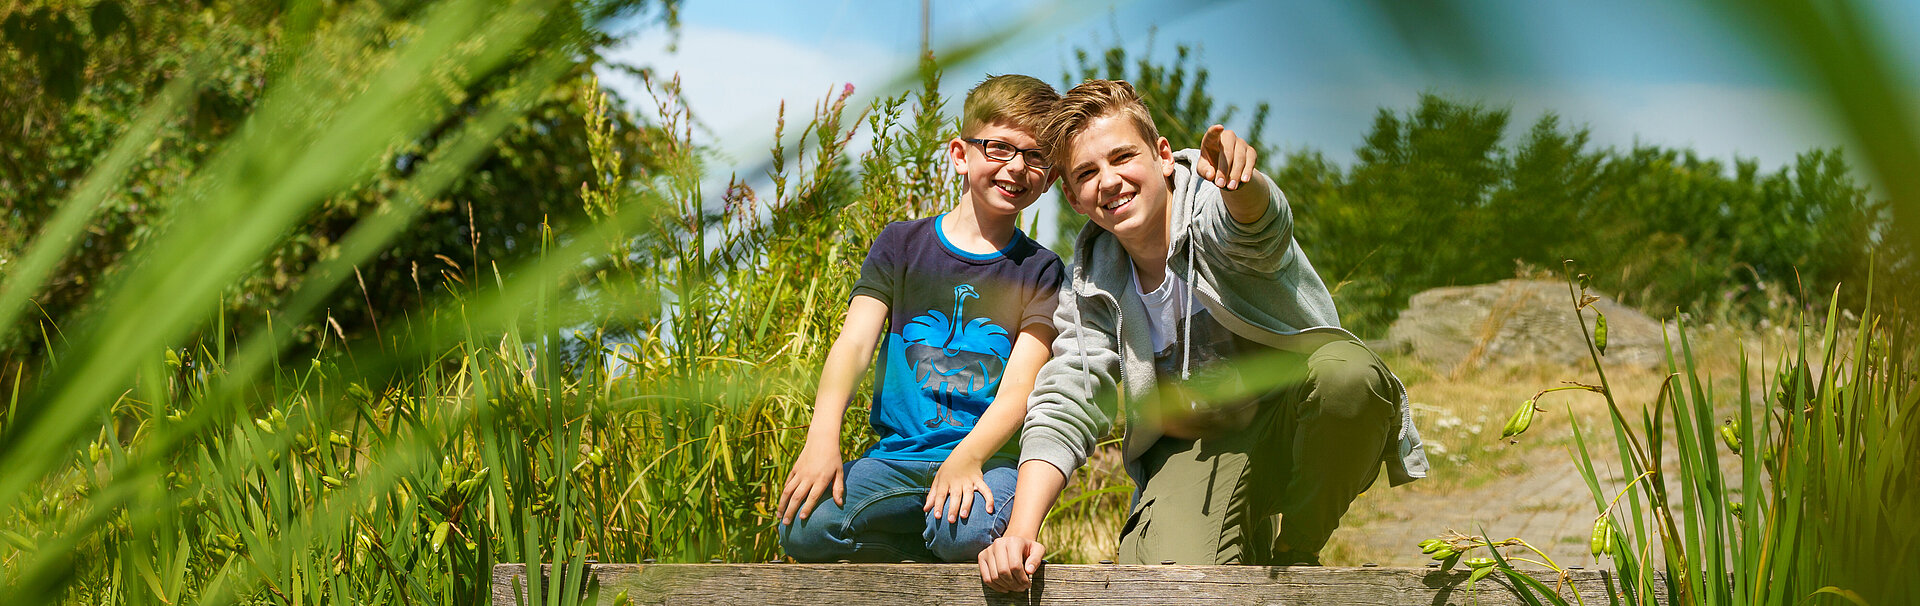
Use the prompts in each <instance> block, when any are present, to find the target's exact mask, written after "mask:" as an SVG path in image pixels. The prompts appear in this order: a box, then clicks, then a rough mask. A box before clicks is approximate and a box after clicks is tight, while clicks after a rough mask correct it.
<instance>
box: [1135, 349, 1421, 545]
mask: <svg viewBox="0 0 1920 606" xmlns="http://www.w3.org/2000/svg"><path fill="white" fill-rule="evenodd" d="M1291 355H1293V357H1294V360H1295V363H1296V364H1301V365H1304V367H1305V372H1304V373H1300V372H1298V371H1295V372H1294V373H1292V374H1294V375H1295V376H1296V377H1298V378H1295V379H1292V380H1285V381H1284V384H1282V385H1280V386H1277V387H1273V388H1272V389H1270V390H1268V391H1266V392H1264V394H1263V395H1262V396H1260V397H1259V398H1258V403H1257V406H1258V409H1257V412H1256V413H1255V416H1254V420H1253V422H1252V423H1251V424H1250V425H1249V426H1248V427H1247V428H1246V429H1244V430H1240V431H1234V432H1230V433H1227V434H1225V435H1220V436H1217V437H1211V438H1202V439H1197V440H1182V439H1175V438H1170V437H1167V438H1161V439H1160V440H1159V442H1157V443H1155V444H1154V445H1153V446H1152V447H1151V448H1150V449H1149V450H1148V451H1147V452H1146V453H1145V454H1143V455H1141V460H1140V464H1141V466H1142V471H1143V472H1144V473H1143V477H1144V478H1145V482H1144V486H1142V488H1141V491H1140V494H1139V500H1138V501H1136V502H1135V503H1134V506H1133V511H1132V513H1131V515H1129V516H1128V519H1127V524H1126V527H1125V528H1124V529H1123V530H1122V531H1121V537H1120V552H1119V554H1118V555H1119V558H1118V559H1119V561H1120V562H1121V563H1123V564H1159V563H1163V562H1167V561H1172V562H1174V563H1178V564H1258V565H1268V564H1275V565H1278V564H1297V563H1318V561H1317V559H1316V558H1317V554H1318V553H1319V551H1320V548H1321V547H1324V546H1325V545H1326V543H1327V538H1328V537H1330V536H1332V534H1333V530H1334V529H1335V528H1338V527H1339V526H1340V516H1341V515H1343V514H1345V513H1346V511H1347V507H1348V505H1350V504H1351V503H1352V502H1353V499H1354V497H1356V496H1359V494H1360V493H1361V492H1362V491H1365V490H1366V489H1367V487H1368V486H1370V485H1372V484H1373V481H1374V478H1375V477H1376V476H1378V475H1379V473H1380V465H1381V463H1382V461H1383V457H1384V453H1385V450H1386V445H1387V444H1388V442H1389V440H1391V439H1392V437H1393V434H1394V432H1395V431H1397V429H1398V422H1399V421H1398V419H1399V414H1398V404H1399V402H1398V401H1397V399H1389V398H1388V394H1391V393H1393V391H1392V389H1391V387H1390V385H1391V382H1390V379H1389V376H1390V375H1389V374H1388V372H1387V369H1386V365H1385V364H1383V363H1382V362H1381V361H1380V359H1379V358H1378V357H1377V356H1375V355H1374V354H1373V352H1371V351H1369V350H1368V349H1367V348H1366V347H1365V346H1364V345H1361V344H1359V343H1354V342H1350V341H1343V342H1338V343H1331V344H1328V345H1325V346H1322V347H1320V348H1319V349H1318V350H1316V351H1315V352H1314V353H1313V354H1312V355H1310V356H1304V357H1303V356H1299V355H1298V354H1291ZM1301 374H1304V376H1303V377H1302V376H1300V375H1301ZM1276 513H1277V514H1279V515H1278V516H1276V515H1275V514H1276ZM1276 517H1277V519H1276ZM1281 546H1284V548H1283V547H1281Z"/></svg>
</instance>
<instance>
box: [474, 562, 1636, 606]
mask: <svg viewBox="0 0 1920 606" xmlns="http://www.w3.org/2000/svg"><path fill="white" fill-rule="evenodd" d="M588 566H589V567H588V574H587V575H585V577H584V578H583V579H582V581H583V582H584V583H583V585H584V586H581V585H575V586H574V590H575V591H580V592H582V595H584V596H585V597H586V598H587V599H586V600H585V601H584V603H587V604H595V605H599V606H615V604H616V601H615V600H616V599H617V597H619V596H621V595H622V594H624V595H625V597H626V598H627V599H628V600H629V601H630V602H631V603H632V604H634V605H635V606H638V605H641V604H698V605H701V606H714V605H719V604H805V605H808V606H840V605H851V604H927V605H935V604H1288V605H1292V604H1394V605H1400V604H1418V605H1421V606H1440V605H1442V604H1452V605H1458V606H1467V605H1469V604H1474V605H1479V604H1484V605H1487V606H1502V605H1507V604H1526V603H1527V602H1526V601H1524V600H1523V599H1522V598H1521V596H1520V594H1519V593H1517V592H1516V591H1515V590H1514V589H1513V587H1512V586H1511V585H1510V584H1509V583H1510V581H1509V580H1508V579H1506V578H1504V577H1503V576H1502V575H1499V574H1494V575H1491V576H1488V577H1486V578H1484V579H1481V580H1480V581H1479V582H1478V583H1475V584H1474V587H1473V588H1472V590H1471V591H1469V590H1468V587H1467V575H1468V571H1467V569H1466V567H1464V566H1461V567H1457V568H1455V569H1453V570H1446V571H1443V570H1440V569H1438V568H1376V567H1361V568H1331V567H1327V568H1323V567H1317V566H1316V567H1268V566H1123V565H1112V564H1093V565H1084V564H1048V565H1046V566H1045V567H1043V568H1042V569H1041V570H1040V573H1039V574H1038V575H1037V576H1036V577H1035V579H1034V583H1033V588H1032V589H1030V590H1028V591H1026V592H1022V593H1010V594H1008V593H998V592H995V591H993V590H991V589H988V588H987V587H986V586H985V585H983V584H981V582H980V573H979V569H978V568H977V567H975V566H974V565H972V564H589V565H588ZM541 568H542V571H541V572H542V577H543V579H544V578H545V574H546V572H547V570H548V569H549V568H550V567H548V566H542V567H541ZM526 575H527V567H526V566H525V565H523V564H500V565H498V566H495V567H494V570H493V581H492V587H493V604H494V606H515V605H518V604H545V603H546V601H545V600H544V599H531V600H530V599H527V598H528V597H530V596H528V595H527V589H526V587H527V584H526V581H527V578H526ZM1532 576H1533V577H1534V578H1536V579H1538V580H1539V581H1540V582H1541V583H1542V584H1544V585H1545V586H1546V587H1549V588H1555V589H1557V590H1558V591H1559V592H1560V595H1561V597H1562V598H1563V599H1565V600H1566V601H1567V603H1569V604H1580V603H1584V604H1586V605H1588V606H1600V605H1604V604H1614V603H1624V602H1616V601H1615V600H1614V599H1613V596H1614V595H1615V594H1617V593H1618V591H1619V584H1620V581H1619V578H1618V577H1615V576H1614V575H1613V574H1612V573H1611V572H1610V571H1598V570H1573V571H1569V574H1568V575H1567V576H1566V577H1565V578H1562V577H1561V576H1560V575H1558V574H1556V573H1553V572H1550V571H1542V572H1537V573H1532ZM542 587H543V589H546V590H551V589H548V588H547V584H546V583H542ZM1576 592H1577V593H1578V595H1579V597H1578V598H1576V597H1575V593H1576ZM543 593H544V591H543ZM531 597H535V598H539V597H540V596H531ZM1657 601H1658V602H1659V603H1665V601H1666V600H1665V599H1664V598H1661V599H1658V600H1657Z"/></svg>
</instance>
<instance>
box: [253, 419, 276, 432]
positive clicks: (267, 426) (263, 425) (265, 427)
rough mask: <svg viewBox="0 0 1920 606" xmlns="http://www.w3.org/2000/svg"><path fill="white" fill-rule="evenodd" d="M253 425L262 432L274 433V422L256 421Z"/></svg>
mask: <svg viewBox="0 0 1920 606" xmlns="http://www.w3.org/2000/svg"><path fill="white" fill-rule="evenodd" d="M253 425H254V427H259V428H260V431H264V432H267V433H268V434H272V433H273V422H271V421H268V420H266V419H254V420H253Z"/></svg>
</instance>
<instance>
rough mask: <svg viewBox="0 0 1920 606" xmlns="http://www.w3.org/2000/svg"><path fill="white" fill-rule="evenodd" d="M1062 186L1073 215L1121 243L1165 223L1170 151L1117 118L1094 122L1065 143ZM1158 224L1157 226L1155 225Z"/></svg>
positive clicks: (1161, 142)
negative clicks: (1111, 233) (1111, 235)
mask: <svg viewBox="0 0 1920 606" xmlns="http://www.w3.org/2000/svg"><path fill="white" fill-rule="evenodd" d="M1067 144H1068V146H1069V148H1068V149H1069V151H1068V154H1067V162H1066V165H1065V166H1063V167H1062V173H1061V187H1062V188H1063V189H1064V190H1065V193H1066V194H1067V202H1068V203H1069V204H1071V205H1072V206H1073V210H1075V211H1078V212H1079V213H1080V214H1083V215H1086V216H1087V220H1089V221H1093V222H1094V224H1095V225H1099V226H1100V227H1101V228H1102V229H1105V230H1107V231H1109V232H1113V235H1115V236H1119V237H1120V239H1121V240H1122V241H1128V240H1131V239H1132V238H1133V237H1134V236H1136V235H1139V234H1141V233H1142V232H1143V231H1145V230H1152V229H1157V228H1159V227H1160V226H1164V225H1165V222H1166V206H1167V197H1168V194H1169V187H1168V185H1167V178H1169V177H1172V176H1173V150H1172V148H1171V147H1169V146H1168V144H1167V140H1166V139H1164V138H1162V139H1160V140H1159V141H1147V140H1146V137H1145V135H1142V134H1141V133H1140V129H1139V128H1136V127H1135V126H1134V125H1133V123H1132V122H1130V121H1128V120H1127V118H1126V117H1125V116H1123V115H1121V114H1117V113H1116V114H1109V115H1106V116H1101V117H1099V118H1094V119H1093V120H1092V121H1089V122H1088V123H1087V127H1086V129H1085V130H1082V131H1081V132H1080V134H1079V135H1077V136H1075V137H1073V139H1072V140H1071V141H1068V142H1067ZM1155 222H1158V223H1155Z"/></svg>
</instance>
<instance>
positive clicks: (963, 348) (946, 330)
mask: <svg viewBox="0 0 1920 606" xmlns="http://www.w3.org/2000/svg"><path fill="white" fill-rule="evenodd" d="M979 296H980V293H979V291H976V290H974V288H973V285H972V284H961V285H958V286H955V287H953V314H952V315H948V314H943V313H940V310H937V309H930V310H927V313H925V314H921V315H919V316H917V317H915V318H914V319H913V320H911V321H909V322H908V323H907V325H906V326H904V327H902V328H901V330H900V338H901V341H902V342H904V343H906V346H907V347H906V351H904V352H903V357H905V358H906V362H907V364H908V366H909V368H911V369H912V370H913V378H914V380H915V381H917V382H918V383H919V385H920V388H921V389H924V390H926V391H928V392H929V395H931V396H933V401H934V404H935V406H936V407H937V409H938V414H937V415H936V416H934V417H933V418H930V419H927V420H926V425H927V427H928V428H933V427H939V426H940V425H941V424H946V425H951V426H954V427H959V426H961V422H960V420H959V419H957V418H955V417H954V415H953V401H954V398H956V397H959V398H972V397H977V396H991V395H992V394H991V393H990V392H988V390H989V389H992V388H994V387H997V386H998V385H999V384H1000V375H1001V373H1003V372H1005V370H1006V368H1007V359H1008V358H1010V357H1012V356H1013V341H1012V339H1010V338H1008V336H1007V329H1005V328H1001V327H1000V326H999V325H996V324H994V323H993V322H992V321H990V320H988V319H986V318H974V319H972V320H968V319H967V317H966V303H967V299H970V298H979Z"/></svg>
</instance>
